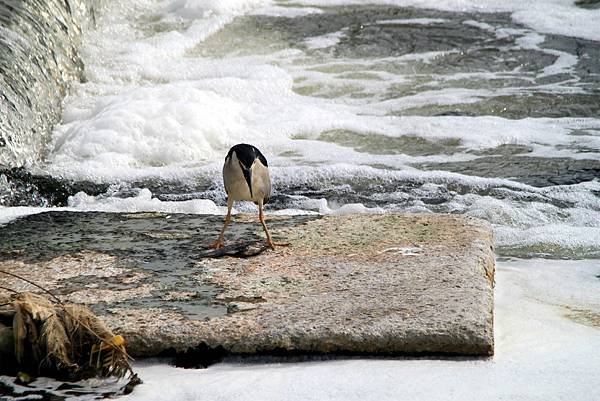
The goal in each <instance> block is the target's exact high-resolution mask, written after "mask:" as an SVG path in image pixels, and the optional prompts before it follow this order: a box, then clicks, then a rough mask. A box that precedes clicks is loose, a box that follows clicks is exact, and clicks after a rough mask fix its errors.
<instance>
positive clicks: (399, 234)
mask: <svg viewBox="0 0 600 401" xmlns="http://www.w3.org/2000/svg"><path fill="white" fill-rule="evenodd" d="M132 216H135V215H131V214H128V215H122V214H108V213H69V212H52V213H46V214H43V215H35V216H29V217H27V218H24V219H21V220H17V221H15V222H13V223H11V224H9V225H7V226H6V227H3V228H0V235H2V237H3V238H7V239H8V240H7V241H6V242H5V243H3V244H2V245H0V269H5V270H6V269H11V271H13V272H14V273H17V274H22V275H24V276H25V277H27V278H28V279H30V280H34V281H37V282H38V283H39V284H41V285H43V286H45V287H47V288H48V289H50V290H52V291H53V292H55V293H56V294H58V295H60V296H61V297H62V298H63V299H66V300H70V299H77V301H79V302H84V303H87V304H88V305H89V306H90V307H91V308H92V309H93V310H94V311H96V313H101V314H103V316H102V317H103V319H104V320H105V321H106V322H107V323H108V325H109V326H110V328H111V329H113V330H114V331H115V332H116V333H118V334H121V335H123V336H124V337H125V338H126V339H127V341H128V350H129V352H130V353H131V354H133V355H134V356H154V355H161V354H163V355H164V354H169V353H173V352H175V353H185V352H187V353H190V352H191V351H192V350H194V349H199V348H198V347H200V348H202V349H204V348H208V349H219V350H220V353H221V352H222V353H234V354H257V353H259V354H272V353H284V354H288V353H294V354H297V353H341V354H386V355H402V354H453V355H491V354H492V353H493V349H494V348H493V344H494V338H493V280H494V257H493V251H492V248H491V246H492V237H491V230H490V227H489V225H488V224H487V223H485V222H482V221H480V220H476V219H472V218H468V217H463V216H456V215H438V214H436V215H433V214H432V215H421V214H405V215H389V214H388V215H346V216H327V217H317V216H296V217H276V216H271V217H270V219H269V220H268V224H269V227H270V228H271V230H272V234H273V236H274V239H275V241H276V242H288V243H290V246H287V247H278V248H277V249H276V250H274V251H270V250H266V248H265V247H262V242H263V241H264V239H262V237H260V235H259V234H260V233H261V230H262V228H261V227H260V224H258V221H256V220H257V219H255V218H254V217H255V216H251V217H250V218H247V217H246V216H244V215H237V216H235V217H234V222H233V224H232V225H231V226H230V227H231V231H228V235H227V236H226V244H229V245H230V247H229V248H228V249H229V251H227V252H223V253H222V254H214V253H211V252H207V245H208V244H209V243H210V242H211V241H212V240H214V238H215V236H216V235H217V234H218V231H219V230H220V228H221V223H222V217H219V216H200V215H145V216H144V215H140V217H141V218H132ZM33 227H37V230H38V232H37V238H38V240H36V241H34V240H32V238H31V232H30V230H31V229H32V228H33ZM148 232H151V233H153V234H155V235H147V233H148ZM158 233H163V234H164V235H158ZM167 234H169V235H167ZM184 234H185V235H184ZM40 238H43V239H44V241H39V239H40ZM248 244H254V245H252V246H250V245H248ZM236 249H239V252H238V253H236V251H235V250H236ZM248 249H253V251H252V252H250V253H248V252H247V250H248ZM0 286H2V287H10V288H16V289H18V290H25V289H27V290H31V288H28V287H27V286H26V285H24V284H23V283H17V282H16V281H14V280H13V279H9V278H7V277H0ZM192 354H193V353H192ZM188 363H189V361H188Z"/></svg>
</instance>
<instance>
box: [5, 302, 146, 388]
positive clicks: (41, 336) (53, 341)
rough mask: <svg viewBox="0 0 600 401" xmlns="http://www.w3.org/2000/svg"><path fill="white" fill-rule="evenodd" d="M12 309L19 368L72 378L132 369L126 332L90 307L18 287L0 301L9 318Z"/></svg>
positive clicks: (124, 373) (123, 373)
mask: <svg viewBox="0 0 600 401" xmlns="http://www.w3.org/2000/svg"><path fill="white" fill-rule="evenodd" d="M11 312H12V323H13V325H12V328H13V337H14V353H15V359H16V361H17V363H18V365H19V369H24V370H27V371H30V373H33V374H47V375H51V376H54V377H59V378H68V379H69V380H74V379H81V378H84V377H90V376H101V377H108V376H116V377H119V378H120V377H124V376H125V375H126V374H128V373H129V374H130V376H133V375H134V373H133V371H132V369H131V365H130V364H129V361H128V359H129V356H128V355H127V352H126V350H125V340H124V339H123V337H121V336H118V335H115V334H114V333H113V332H112V331H111V330H110V329H109V328H108V327H107V326H106V325H105V324H104V322H103V321H102V320H101V319H99V318H98V317H97V316H96V315H94V314H93V313H92V311H90V310H89V309H88V308H85V307H83V306H79V305H73V304H63V303H62V302H60V303H59V302H51V301H50V300H48V299H47V298H45V297H43V296H41V295H37V294H33V293H20V294H17V295H13V296H12V297H11V302H10V303H7V304H4V305H3V306H2V307H0V315H2V316H4V317H5V318H6V317H8V316H10V315H11ZM31 370H35V371H33V372H32V371H31Z"/></svg>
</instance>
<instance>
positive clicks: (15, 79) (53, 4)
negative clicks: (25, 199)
mask: <svg viewBox="0 0 600 401" xmlns="http://www.w3.org/2000/svg"><path fill="white" fill-rule="evenodd" d="M96 7H98V2H97V1H88V0H21V1H11V0H0V97H1V102H0V168H2V169H6V168H13V167H20V166H24V165H26V166H31V165H33V164H35V163H37V162H39V161H40V159H41V158H42V157H43V155H44V151H45V145H46V144H47V143H48V141H49V140H50V133H51V130H52V127H53V126H54V124H56V123H57V122H58V121H59V120H60V118H61V102H62V99H63V97H64V96H65V95H66V94H67V91H68V88H69V85H70V83H71V81H73V80H81V79H83V63H82V61H81V58H80V57H79V54H78V46H79V44H80V41H81V27H82V25H83V24H85V22H86V21H88V20H90V18H93V15H94V9H95V8H96ZM0 185H2V184H0Z"/></svg>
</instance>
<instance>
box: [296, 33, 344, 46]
mask: <svg viewBox="0 0 600 401" xmlns="http://www.w3.org/2000/svg"><path fill="white" fill-rule="evenodd" d="M344 35H345V32H343V31H339V32H332V33H328V34H326V35H321V36H314V37H312V38H308V39H306V40H304V44H305V45H306V47H308V48H309V49H323V48H326V47H331V46H335V45H336V44H338V43H339V42H340V39H341V38H342V37H343V36H344Z"/></svg>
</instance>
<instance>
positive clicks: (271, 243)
mask: <svg viewBox="0 0 600 401" xmlns="http://www.w3.org/2000/svg"><path fill="white" fill-rule="evenodd" d="M267 246H268V247H270V248H271V249H275V247H276V246H290V244H284V243H281V242H273V241H271V240H267Z"/></svg>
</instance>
